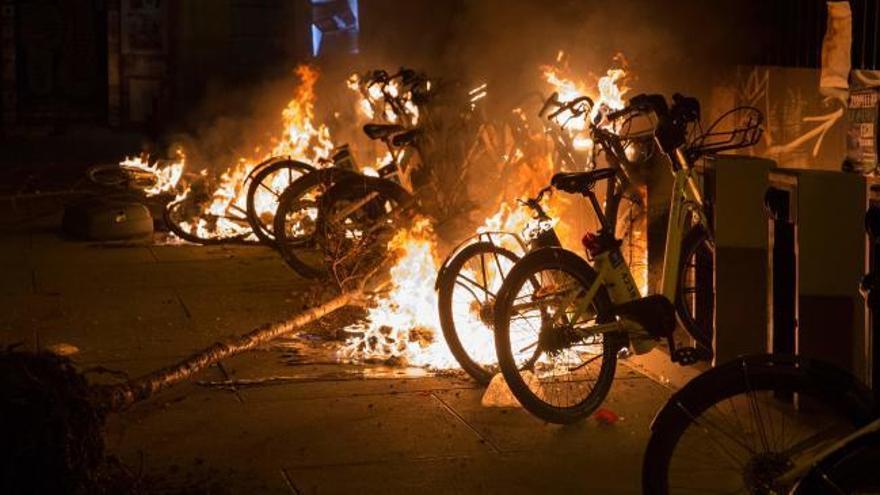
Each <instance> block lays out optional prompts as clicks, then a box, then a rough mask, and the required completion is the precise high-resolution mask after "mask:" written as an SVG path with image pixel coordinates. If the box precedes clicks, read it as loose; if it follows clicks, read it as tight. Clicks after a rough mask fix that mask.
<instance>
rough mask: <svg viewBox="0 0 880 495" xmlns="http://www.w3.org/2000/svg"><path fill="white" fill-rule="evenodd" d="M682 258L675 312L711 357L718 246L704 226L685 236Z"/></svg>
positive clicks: (695, 227)
mask: <svg viewBox="0 0 880 495" xmlns="http://www.w3.org/2000/svg"><path fill="white" fill-rule="evenodd" d="M680 256H681V258H680V261H679V265H678V289H677V292H676V294H675V310H676V313H677V314H678V319H679V321H680V322H681V325H682V326H683V327H684V329H685V330H686V331H687V332H688V333H689V334H690V335H691V337H693V338H694V340H695V341H697V344H698V346H699V347H701V348H702V349H704V350H706V351H707V354H708V355H711V350H712V338H713V337H714V335H715V322H714V319H713V314H714V312H715V311H714V309H715V284H714V281H713V280H712V274H713V270H714V267H715V244H714V243H713V241H712V240H711V239H710V238H709V234H708V232H706V230H705V229H704V228H703V227H701V226H699V225H697V226H694V227H693V228H691V230H690V231H688V233H687V234H686V235H685V236H684V240H682V243H681V255H680Z"/></svg>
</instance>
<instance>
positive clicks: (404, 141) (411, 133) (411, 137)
mask: <svg viewBox="0 0 880 495" xmlns="http://www.w3.org/2000/svg"><path fill="white" fill-rule="evenodd" d="M418 135H419V130H418V129H410V130H408V131H406V132H401V133H400V134H397V135H395V136H394V137H393V138H391V143H392V144H393V145H394V146H407V145H408V144H410V143H412V142H413V141H415V140H416V137H418Z"/></svg>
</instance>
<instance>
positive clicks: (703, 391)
mask: <svg viewBox="0 0 880 495" xmlns="http://www.w3.org/2000/svg"><path fill="white" fill-rule="evenodd" d="M870 397H871V396H870V393H869V391H868V390H867V389H866V388H865V387H864V385H862V384H861V383H859V382H858V381H857V380H856V379H855V378H853V377H852V376H850V375H848V374H846V373H844V372H842V371H840V370H838V369H837V368H835V367H833V366H831V365H828V364H824V363H821V362H818V361H814V360H809V359H804V358H797V357H790V356H774V355H764V356H751V357H745V358H739V359H736V360H734V361H732V362H729V363H726V364H724V365H721V366H719V367H716V368H713V369H711V370H709V371H707V372H705V373H703V374H702V375H700V376H698V377H697V378H695V379H694V380H692V381H691V382H690V383H688V384H687V385H686V386H685V387H684V388H682V389H681V390H679V391H678V392H676V393H675V394H674V395H673V396H672V397H671V398H670V399H669V401H668V402H667V403H666V406H665V407H664V408H663V409H662V410H661V411H660V413H658V415H657V417H656V419H655V420H654V423H653V425H652V426H651V428H652V431H653V433H652V434H651V439H650V441H649V442H648V446H647V449H646V450H645V458H644V463H643V467H642V486H643V490H644V493H646V494H648V493H650V494H652V495H653V494H659V495H664V494H677V493H761V494H770V493H789V491H790V490H791V488H792V487H793V485H794V483H795V482H796V481H797V480H783V479H781V477H782V476H783V475H784V474H785V473H786V472H787V471H788V470H789V469H791V468H792V467H793V466H795V465H797V463H798V461H799V459H800V458H803V457H804V456H805V455H807V454H809V453H810V452H815V451H816V450H818V449H821V447H823V446H827V445H830V443H831V442H833V441H835V440H837V439H839V438H842V437H843V436H844V435H846V434H847V433H850V432H852V431H853V430H854V429H855V428H856V427H857V426H858V425H860V424H863V423H864V422H865V421H867V420H868V419H870V417H871V413H872V403H871V398H870Z"/></svg>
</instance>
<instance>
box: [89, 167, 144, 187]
mask: <svg viewBox="0 0 880 495" xmlns="http://www.w3.org/2000/svg"><path fill="white" fill-rule="evenodd" d="M86 176H87V177H88V178H89V180H90V181H91V182H92V183H94V184H97V185H99V186H103V187H113V188H126V187H130V188H133V189H140V190H143V189H146V188H148V187H153V186H155V185H156V183H157V182H158V181H159V178H158V177H157V176H156V174H155V173H153V172H150V171H149V170H144V169H140V168H137V167H130V166H125V165H119V164H116V163H112V164H103V165H93V166H91V167H89V168H88V170H86Z"/></svg>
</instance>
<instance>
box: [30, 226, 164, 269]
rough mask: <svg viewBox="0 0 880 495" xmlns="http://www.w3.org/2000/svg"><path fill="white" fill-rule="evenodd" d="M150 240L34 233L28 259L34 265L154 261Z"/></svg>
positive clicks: (116, 263)
mask: <svg viewBox="0 0 880 495" xmlns="http://www.w3.org/2000/svg"><path fill="white" fill-rule="evenodd" d="M148 242H149V241H135V242H128V241H122V242H106V243H100V242H87V241H71V240H69V239H65V238H63V237H61V236H59V235H58V234H54V233H46V234H35V235H33V236H32V238H31V244H30V247H29V249H28V261H29V262H30V264H31V265H43V264H46V265H56V264H65V265H91V264H94V263H101V264H112V265H118V264H130V263H155V262H156V259H155V258H154V257H153V255H152V253H150V248H149V243H148Z"/></svg>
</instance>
